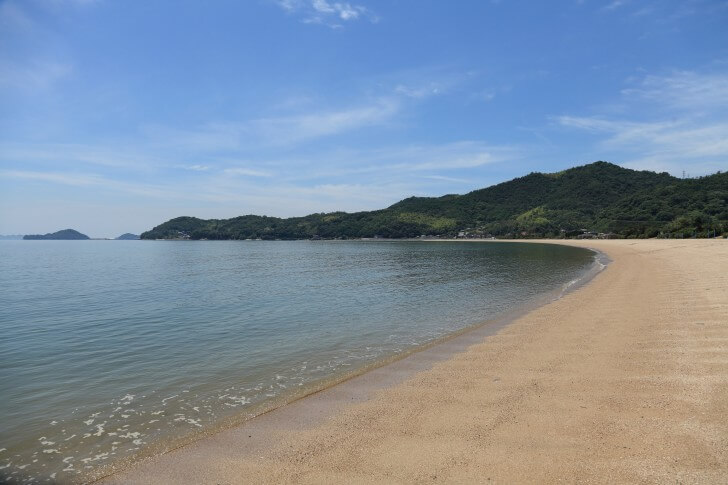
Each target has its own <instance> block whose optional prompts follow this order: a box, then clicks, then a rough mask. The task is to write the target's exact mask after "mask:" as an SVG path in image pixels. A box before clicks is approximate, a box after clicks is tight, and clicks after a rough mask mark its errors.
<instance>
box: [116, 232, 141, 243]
mask: <svg viewBox="0 0 728 485" xmlns="http://www.w3.org/2000/svg"><path fill="white" fill-rule="evenodd" d="M137 239H139V235H138V234H132V233H130V232H127V233H124V234H122V235H121V236H119V237H117V238H116V240H117V241H135V240H137Z"/></svg>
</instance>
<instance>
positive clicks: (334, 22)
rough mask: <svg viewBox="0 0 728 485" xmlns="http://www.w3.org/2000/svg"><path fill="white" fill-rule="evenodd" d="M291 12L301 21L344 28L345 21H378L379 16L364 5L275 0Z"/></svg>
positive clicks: (304, 0)
mask: <svg viewBox="0 0 728 485" xmlns="http://www.w3.org/2000/svg"><path fill="white" fill-rule="evenodd" d="M274 3H275V4H277V5H278V6H279V7H280V8H282V9H283V10H284V11H286V12H287V13H289V14H295V15H299V16H300V17H301V22H303V23H306V24H321V25H327V26H329V27H332V28H342V27H343V22H351V21H354V20H360V19H366V20H368V21H369V22H372V23H376V22H378V21H379V18H378V17H377V16H376V15H375V14H374V13H373V12H372V11H370V10H369V9H368V8H366V7H364V6H363V5H357V4H352V3H349V2H331V1H328V0H274Z"/></svg>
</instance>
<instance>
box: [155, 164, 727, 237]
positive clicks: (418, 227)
mask: <svg viewBox="0 0 728 485" xmlns="http://www.w3.org/2000/svg"><path fill="white" fill-rule="evenodd" d="M585 230H586V231H593V232H602V233H611V234H614V235H617V236H622V237H655V236H663V237H666V236H670V237H692V236H697V237H705V236H707V235H709V234H713V233H716V234H723V233H726V232H728V173H720V172H719V173H717V174H714V175H711V176H707V177H701V178H698V179H678V178H676V177H672V176H670V175H669V174H667V173H659V174H658V173H655V172H649V171H635V170H629V169H625V168H622V167H619V166H617V165H614V164H611V163H607V162H595V163H592V164H589V165H584V166H581V167H576V168H572V169H569V170H564V171H562V172H559V173H556V174H543V173H531V174H529V175H526V176H524V177H519V178H516V179H513V180H511V181H508V182H504V183H501V184H498V185H494V186H492V187H488V188H485V189H480V190H475V191H473V192H470V193H468V194H464V195H445V196H443V197H410V198H407V199H404V200H402V201H400V202H397V203H396V204H394V205H392V206H391V207H389V208H387V209H382V210H376V211H367V212H356V213H345V212H333V213H328V214H324V213H321V214H311V215H308V216H305V217H292V218H288V219H281V218H277V217H266V216H255V215H246V216H240V217H235V218H232V219H209V220H203V219H198V218H195V217H178V218H175V219H172V220H170V221H167V222H165V223H164V224H161V225H159V226H157V227H155V228H154V229H152V230H151V231H147V232H145V233H143V234H142V235H141V238H142V239H258V238H260V239H308V238H318V237H320V238H361V237H386V238H404V237H418V236H421V235H439V236H456V235H457V234H458V233H460V232H467V233H468V234H470V235H481V236H490V235H492V236H496V237H511V238H521V237H570V236H575V235H578V234H580V233H582V232H583V231H585Z"/></svg>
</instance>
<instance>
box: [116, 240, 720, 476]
mask: <svg viewBox="0 0 728 485" xmlns="http://www.w3.org/2000/svg"><path fill="white" fill-rule="evenodd" d="M567 244H573V245H577V246H586V247H593V248H596V249H599V250H601V251H603V252H605V253H606V254H607V255H608V256H609V257H610V258H611V259H612V260H613V262H612V263H611V264H610V265H609V266H608V267H607V269H606V270H605V271H603V272H602V273H600V274H599V275H598V276H597V277H596V278H594V279H593V280H592V281H591V282H589V283H588V284H587V285H585V286H583V287H581V288H578V289H577V290H575V291H573V292H571V293H569V294H567V295H566V296H564V297H563V298H561V299H559V300H557V301H554V302H552V303H549V304H547V305H545V306H542V307H539V308H536V309H534V310H532V311H530V312H528V313H526V314H525V315H522V316H520V317H518V318H516V319H515V320H514V321H513V322H512V323H511V324H509V325H506V326H503V325H498V324H495V325H491V326H486V327H482V328H480V329H478V330H476V331H475V332H471V333H468V334H464V335H462V336H460V337H458V338H456V339H453V340H451V341H448V342H446V343H444V344H440V345H438V346H436V347H433V348H431V349H428V350H426V351H424V352H420V353H418V354H414V355H412V356H410V357H408V358H406V359H404V360H401V361H398V362H395V363H394V364H390V365H388V366H385V367H381V368H379V369H376V370H374V371H372V372H369V373H367V374H364V375H362V376H359V377H357V378H355V379H352V380H350V381H347V382H345V383H343V384H340V385H338V386H335V387H332V388H330V389H328V390H326V391H323V392H320V393H317V394H315V395H312V396H309V397H307V398H304V399H302V400H299V401H297V402H294V403H292V404H289V405H287V406H284V407H282V408H280V409H278V410H275V411H273V412H270V413H268V414H266V415H263V416H259V417H258V418H255V419H253V420H251V421H250V422H248V423H246V424H244V425H242V426H239V427H237V428H233V429H229V430H225V431H222V432H220V433H218V434H215V435H213V436H210V437H207V438H204V439H202V440H200V441H197V442H195V443H192V444H191V445H188V446H186V447H183V448H180V449H178V450H175V451H172V452H170V453H167V454H165V455H161V456H158V457H154V458H151V459H148V460H146V461H144V462H142V463H140V464H138V465H137V466H135V467H133V468H132V469H130V470H127V471H123V472H120V473H117V474H116V475H113V476H111V477H108V478H106V479H104V480H103V481H102V482H103V483H120V484H121V483H123V484H137V483H139V484H142V483H143V484H154V483H160V484H161V483H210V484H213V483H214V484H233V483H261V482H263V483H270V482H276V483H280V482H297V483H340V482H346V483H371V482H386V483H392V482H400V483H401V482H405V483H411V482H478V483H483V482H488V481H489V480H490V481H494V482H501V483H513V482H556V481H562V480H565V481H569V482H599V483H606V482H610V483H611V482H631V483H636V482H660V483H664V482H678V483H728V241H725V240H646V241H629V240H619V241H568V242H567Z"/></svg>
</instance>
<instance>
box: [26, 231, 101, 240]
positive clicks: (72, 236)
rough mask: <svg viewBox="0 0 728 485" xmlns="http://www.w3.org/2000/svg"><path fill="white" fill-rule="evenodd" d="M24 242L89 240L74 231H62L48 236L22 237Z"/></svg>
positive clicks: (30, 235) (31, 235)
mask: <svg viewBox="0 0 728 485" xmlns="http://www.w3.org/2000/svg"><path fill="white" fill-rule="evenodd" d="M23 239H25V240H37V239H55V240H82V239H89V237H88V236H87V235H86V234H81V233H80V232H78V231H76V230H74V229H63V230H62V231H58V232H53V233H48V234H29V235H27V236H23Z"/></svg>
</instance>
